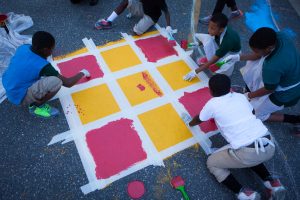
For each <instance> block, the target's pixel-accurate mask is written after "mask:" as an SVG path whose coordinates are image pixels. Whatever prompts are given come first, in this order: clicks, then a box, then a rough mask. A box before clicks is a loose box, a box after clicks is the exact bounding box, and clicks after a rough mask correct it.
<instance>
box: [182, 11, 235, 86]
mask: <svg viewBox="0 0 300 200" xmlns="http://www.w3.org/2000/svg"><path fill="white" fill-rule="evenodd" d="M227 24H228V18H227V17H226V15H224V14H222V13H217V14H215V15H213V16H212V18H211V19H210V22H209V25H208V33H209V34H204V33H196V34H195V37H196V39H198V40H199V41H200V42H201V43H202V44H203V49H204V52H205V56H206V57H203V58H200V59H199V60H197V64H198V65H199V68H197V69H196V70H193V71H191V72H189V73H188V74H186V75H185V76H184V77H183V79H184V80H186V81H191V80H192V79H194V78H195V77H196V75H197V74H198V73H200V72H201V71H203V70H205V69H210V70H211V71H212V72H214V73H218V74H226V75H227V76H231V74H232V72H233V69H234V63H232V62H228V63H223V64H222V66H219V67H220V68H219V67H218V66H217V65H218V62H221V63H222V61H223V58H224V57H225V56H227V55H233V54H238V53H239V52H240V51H241V41H240V36H239V34H238V33H237V32H236V31H234V30H233V29H232V28H231V27H229V26H227Z"/></svg>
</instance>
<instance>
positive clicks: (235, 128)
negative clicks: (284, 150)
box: [183, 74, 285, 199]
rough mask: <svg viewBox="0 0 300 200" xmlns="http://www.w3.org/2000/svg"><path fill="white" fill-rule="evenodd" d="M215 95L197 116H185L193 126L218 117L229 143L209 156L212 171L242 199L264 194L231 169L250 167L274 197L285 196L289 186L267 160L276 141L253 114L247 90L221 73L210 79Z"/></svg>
mask: <svg viewBox="0 0 300 200" xmlns="http://www.w3.org/2000/svg"><path fill="white" fill-rule="evenodd" d="M209 88H210V93H211V95H212V96H213V98H211V99H210V100H209V101H208V102H207V103H206V105H205V106H204V107H203V109H202V111H201V112H200V114H199V115H197V116H195V117H194V118H193V119H191V118H190V116H188V115H187V114H185V115H184V116H183V119H184V121H185V122H186V123H187V124H188V125H189V126H195V125H198V124H200V123H201V122H203V121H207V120H209V119H212V118H213V119H214V120H215V122H216V124H217V126H218V128H219V130H220V132H221V134H222V136H223V137H224V138H225V139H226V141H227V142H228V143H229V144H228V145H226V146H224V147H222V148H221V149H219V150H217V151H215V152H214V153H213V154H211V155H210V156H209V157H208V159H207V167H208V169H209V171H210V172H211V173H212V174H213V175H214V176H215V177H216V179H217V180H218V182H220V183H223V184H224V185H225V186H227V188H229V189H230V190H231V191H233V192H234V193H236V194H237V198H238V199H260V195H259V194H258V193H257V192H255V191H253V190H251V189H246V188H243V187H242V185H241V184H240V183H239V182H238V181H237V180H236V179H235V178H234V177H233V175H232V174H231V173H230V171H229V169H231V168H250V169H251V170H253V171H254V172H255V173H256V174H257V175H258V176H259V177H260V178H261V179H262V180H263V181H264V185H265V186H266V188H267V190H268V192H269V196H270V198H274V197H275V196H276V198H278V197H282V196H283V195H284V194H285V188H284V187H283V186H282V185H281V183H280V181H279V180H278V179H274V178H272V177H271V175H270V173H269V172H268V170H267V169H266V167H265V166H264V164H263V162H265V161H267V160H269V159H271V158H272V157H273V155H274V152H275V145H274V143H273V142H272V140H271V135H270V133H269V131H268V129H267V128H266V127H265V126H264V125H263V123H262V122H261V120H259V119H257V118H256V117H255V115H254V114H253V112H252V111H253V108H252V106H251V104H250V103H249V102H248V100H247V98H246V97H245V96H244V95H243V94H239V93H234V92H230V88H231V81H230V79H229V77H228V76H226V75H224V74H217V75H215V76H213V77H212V78H211V79H210V80H209Z"/></svg>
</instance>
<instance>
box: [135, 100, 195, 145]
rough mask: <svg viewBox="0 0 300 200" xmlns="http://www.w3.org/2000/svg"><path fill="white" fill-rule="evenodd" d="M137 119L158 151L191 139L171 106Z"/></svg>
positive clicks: (189, 133) (157, 109)
mask: <svg viewBox="0 0 300 200" xmlns="http://www.w3.org/2000/svg"><path fill="white" fill-rule="evenodd" d="M138 117H139V119H140V120H141V122H142V124H143V126H144V128H145V129H146V131H147V133H148V135H149V136H150V138H151V140H152V142H153V143H154V145H155V147H156V149H157V150H158V151H162V150H164V149H167V148H169V147H171V146H174V145H176V144H178V143H180V142H183V141H185V140H187V139H189V138H191V137H192V134H191V132H190V131H189V129H188V128H187V127H186V125H185V124H184V122H183V121H182V119H181V118H180V117H179V115H178V114H177V112H176V111H175V110H174V108H173V106H172V105H171V104H166V105H164V106H161V107H158V108H155V109H153V110H150V111H148V112H145V113H142V114H140V115H139V116H138Z"/></svg>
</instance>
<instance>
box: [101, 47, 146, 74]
mask: <svg viewBox="0 0 300 200" xmlns="http://www.w3.org/2000/svg"><path fill="white" fill-rule="evenodd" d="M100 54H101V56H102V57H103V59H104V60H105V62H106V64H107V66H108V67H109V68H110V70H111V71H112V72H115V71H119V70H122V69H125V68H128V67H133V66H135V65H138V64H141V61H140V59H139V58H138V56H137V55H136V54H135V53H134V51H133V50H132V48H131V47H130V46H129V45H125V46H121V47H116V48H113V49H110V50H107V51H103V52H101V53H100Z"/></svg>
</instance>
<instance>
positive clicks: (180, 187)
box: [171, 176, 190, 200]
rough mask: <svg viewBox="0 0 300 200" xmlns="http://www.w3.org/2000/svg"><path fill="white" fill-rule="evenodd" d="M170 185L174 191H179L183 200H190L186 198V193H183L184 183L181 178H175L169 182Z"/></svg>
mask: <svg viewBox="0 0 300 200" xmlns="http://www.w3.org/2000/svg"><path fill="white" fill-rule="evenodd" d="M171 185H172V186H173V187H174V188H175V189H176V190H179V191H180V192H181V194H182V196H183V198H184V200H190V198H189V197H188V195H187V193H186V192H185V189H184V181H183V179H182V178H181V176H175V177H174V178H173V179H172V180H171Z"/></svg>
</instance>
